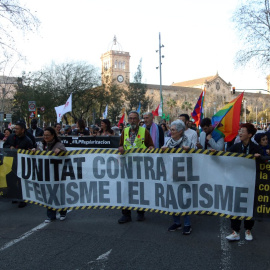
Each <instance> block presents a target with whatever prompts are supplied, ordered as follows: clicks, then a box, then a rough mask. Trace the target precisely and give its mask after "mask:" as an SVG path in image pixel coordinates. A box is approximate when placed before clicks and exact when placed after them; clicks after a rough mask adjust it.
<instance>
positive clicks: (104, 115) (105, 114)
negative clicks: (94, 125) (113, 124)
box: [103, 105, 108, 119]
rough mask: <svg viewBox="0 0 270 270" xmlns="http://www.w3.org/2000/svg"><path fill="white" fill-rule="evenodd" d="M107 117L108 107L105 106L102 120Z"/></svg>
mask: <svg viewBox="0 0 270 270" xmlns="http://www.w3.org/2000/svg"><path fill="white" fill-rule="evenodd" d="M107 115H108V105H107V106H106V108H105V111H104V113H103V119H106V118H107Z"/></svg>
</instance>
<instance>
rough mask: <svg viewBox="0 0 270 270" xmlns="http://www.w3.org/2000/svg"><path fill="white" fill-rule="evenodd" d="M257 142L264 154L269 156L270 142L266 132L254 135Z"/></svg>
mask: <svg viewBox="0 0 270 270" xmlns="http://www.w3.org/2000/svg"><path fill="white" fill-rule="evenodd" d="M254 140H255V142H257V144H258V145H259V146H260V147H261V150H262V152H263V155H264V156H269V154H270V150H269V149H270V146H269V144H268V138H267V135H266V133H265V132H260V133H257V134H255V136H254Z"/></svg>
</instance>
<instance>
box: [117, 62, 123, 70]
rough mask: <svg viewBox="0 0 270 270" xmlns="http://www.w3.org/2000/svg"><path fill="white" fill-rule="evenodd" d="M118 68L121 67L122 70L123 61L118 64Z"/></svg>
mask: <svg viewBox="0 0 270 270" xmlns="http://www.w3.org/2000/svg"><path fill="white" fill-rule="evenodd" d="M118 67H119V69H121V68H122V62H121V61H119V63H118Z"/></svg>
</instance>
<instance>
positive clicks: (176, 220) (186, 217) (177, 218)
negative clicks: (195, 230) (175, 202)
mask: <svg viewBox="0 0 270 270" xmlns="http://www.w3.org/2000/svg"><path fill="white" fill-rule="evenodd" d="M173 221H174V223H175V224H177V225H180V224H181V222H180V216H176V215H175V214H173ZM184 226H190V216H189V215H184Z"/></svg>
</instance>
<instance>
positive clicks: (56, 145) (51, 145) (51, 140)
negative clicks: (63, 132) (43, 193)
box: [32, 127, 67, 223]
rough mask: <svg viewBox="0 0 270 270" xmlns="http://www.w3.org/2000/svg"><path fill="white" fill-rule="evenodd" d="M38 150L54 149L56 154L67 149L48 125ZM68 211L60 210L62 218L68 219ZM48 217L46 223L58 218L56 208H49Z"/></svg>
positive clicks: (34, 149)
mask: <svg viewBox="0 0 270 270" xmlns="http://www.w3.org/2000/svg"><path fill="white" fill-rule="evenodd" d="M36 150H37V149H36V148H33V149H32V151H33V152H35V151H36ZM38 150H41V151H43V150H45V151H53V152H54V153H55V154H59V153H60V152H62V151H67V150H66V148H65V146H64V145H63V144H62V143H61V140H60V139H59V137H58V136H57V133H56V131H55V129H54V128H52V127H47V128H45V130H44V135H43V141H42V146H41V148H40V149H38ZM66 214H67V211H60V220H61V221H63V220H65V219H66ZM47 216H48V218H47V219H46V220H45V223H50V222H52V221H54V220H56V210H53V209H49V208H47Z"/></svg>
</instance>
